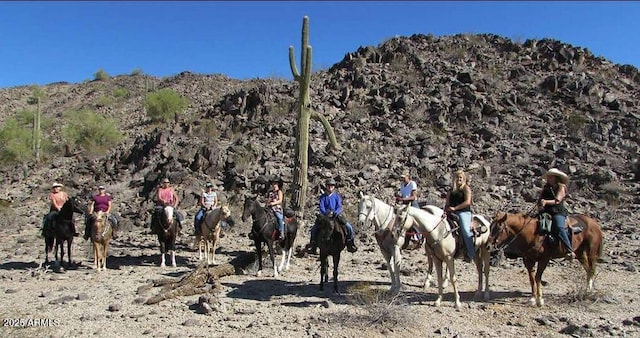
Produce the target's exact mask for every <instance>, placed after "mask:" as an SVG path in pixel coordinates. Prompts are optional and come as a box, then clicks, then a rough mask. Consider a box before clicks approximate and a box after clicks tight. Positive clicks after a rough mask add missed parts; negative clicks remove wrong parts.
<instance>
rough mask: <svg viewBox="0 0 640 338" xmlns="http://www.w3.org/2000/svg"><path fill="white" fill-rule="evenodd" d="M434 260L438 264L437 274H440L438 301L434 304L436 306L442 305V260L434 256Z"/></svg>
mask: <svg viewBox="0 0 640 338" xmlns="http://www.w3.org/2000/svg"><path fill="white" fill-rule="evenodd" d="M432 258H433V261H434V263H435V266H436V275H438V297H437V298H436V301H435V303H434V305H435V306H436V307H439V306H440V303H441V302H442V289H443V287H442V261H441V260H439V259H438V258H436V257H434V256H432Z"/></svg>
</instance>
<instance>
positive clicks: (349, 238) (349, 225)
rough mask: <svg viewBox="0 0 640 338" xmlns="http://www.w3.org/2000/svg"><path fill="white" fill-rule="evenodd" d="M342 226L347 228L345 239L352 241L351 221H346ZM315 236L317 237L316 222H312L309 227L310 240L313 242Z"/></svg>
mask: <svg viewBox="0 0 640 338" xmlns="http://www.w3.org/2000/svg"><path fill="white" fill-rule="evenodd" d="M344 226H345V228H347V240H348V241H353V238H354V235H353V226H351V223H349V222H346V223H345V224H344ZM316 237H318V223H314V224H313V226H312V227H311V241H312V242H315V241H316Z"/></svg>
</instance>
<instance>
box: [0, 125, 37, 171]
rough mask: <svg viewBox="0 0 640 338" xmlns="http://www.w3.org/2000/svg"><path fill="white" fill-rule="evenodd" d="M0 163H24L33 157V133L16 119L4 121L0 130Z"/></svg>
mask: <svg viewBox="0 0 640 338" xmlns="http://www.w3.org/2000/svg"><path fill="white" fill-rule="evenodd" d="M0 143H1V144H2V147H0V161H2V163H12V162H26V161H27V160H29V159H31V158H32V157H33V152H32V151H31V147H32V145H33V131H32V129H31V127H27V126H25V125H24V124H23V122H22V121H20V120H19V119H18V118H17V117H11V118H9V119H7V120H6V121H5V123H4V124H3V125H2V128H1V129H0Z"/></svg>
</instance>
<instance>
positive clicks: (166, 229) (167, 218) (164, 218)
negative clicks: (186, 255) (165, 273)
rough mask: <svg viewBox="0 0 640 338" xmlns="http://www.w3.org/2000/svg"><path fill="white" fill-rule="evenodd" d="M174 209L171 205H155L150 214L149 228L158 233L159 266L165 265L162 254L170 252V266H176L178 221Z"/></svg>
mask: <svg viewBox="0 0 640 338" xmlns="http://www.w3.org/2000/svg"><path fill="white" fill-rule="evenodd" d="M175 212H176V211H175V209H174V208H173V207H171V206H166V207H164V208H162V207H156V208H154V210H153V214H152V215H151V230H152V231H153V232H154V233H155V234H156V235H158V242H159V243H160V257H161V261H160V267H165V266H166V265H165V260H164V254H166V253H167V252H169V253H170V254H171V266H173V267H176V265H177V264H176V236H177V235H178V221H177V220H176V217H175Z"/></svg>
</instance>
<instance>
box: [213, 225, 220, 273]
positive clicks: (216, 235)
mask: <svg viewBox="0 0 640 338" xmlns="http://www.w3.org/2000/svg"><path fill="white" fill-rule="evenodd" d="M221 229H222V228H221V227H220V223H218V225H217V226H216V230H215V231H214V232H213V250H211V262H212V263H213V264H216V249H217V247H218V241H219V240H220V230H221Z"/></svg>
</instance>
